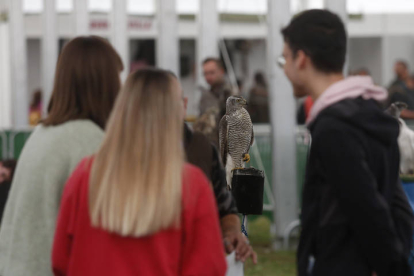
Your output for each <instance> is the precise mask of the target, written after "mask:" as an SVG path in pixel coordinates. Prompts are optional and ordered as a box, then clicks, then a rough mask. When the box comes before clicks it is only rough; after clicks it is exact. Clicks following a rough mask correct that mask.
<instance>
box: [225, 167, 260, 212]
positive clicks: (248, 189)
mask: <svg viewBox="0 0 414 276" xmlns="http://www.w3.org/2000/svg"><path fill="white" fill-rule="evenodd" d="M231 186H232V193H233V197H234V199H235V200H236V205H237V209H238V211H239V213H241V214H244V215H261V214H262V213H263V191H264V173H263V171H259V170H256V169H255V168H247V169H243V170H234V171H233V180H232V182H231Z"/></svg>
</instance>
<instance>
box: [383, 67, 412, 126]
mask: <svg viewBox="0 0 414 276" xmlns="http://www.w3.org/2000/svg"><path fill="white" fill-rule="evenodd" d="M394 71H395V75H396V79H395V80H394V81H393V82H392V84H391V85H390V87H389V89H388V91H389V99H388V105H390V104H392V103H395V102H403V103H406V104H407V106H408V108H407V109H405V110H403V111H402V112H401V118H403V119H405V120H414V86H413V85H412V79H411V77H410V73H409V69H408V65H407V63H406V62H405V61H401V60H400V61H397V62H396V63H395V65H394Z"/></svg>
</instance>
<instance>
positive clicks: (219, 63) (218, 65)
mask: <svg viewBox="0 0 414 276" xmlns="http://www.w3.org/2000/svg"><path fill="white" fill-rule="evenodd" d="M209 62H215V63H216V65H217V67H219V68H221V69H223V70H224V65H223V62H221V60H220V59H218V58H214V57H208V58H206V59H205V60H204V61H203V65H204V64H206V63H209Z"/></svg>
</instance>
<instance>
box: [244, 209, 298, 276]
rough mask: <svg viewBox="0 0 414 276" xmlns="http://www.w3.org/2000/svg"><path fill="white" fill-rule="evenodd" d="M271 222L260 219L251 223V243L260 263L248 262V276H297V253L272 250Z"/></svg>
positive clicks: (249, 228)
mask: <svg viewBox="0 0 414 276" xmlns="http://www.w3.org/2000/svg"><path fill="white" fill-rule="evenodd" d="M270 224H271V223H270V220H269V219H268V218H266V217H259V218H258V219H256V220H254V221H249V226H248V231H249V239H250V242H251V244H252V246H253V248H254V250H255V251H256V253H257V255H258V258H259V263H258V264H257V265H253V263H252V261H251V260H248V261H247V262H246V267H245V275H246V276H253V275H254V276H295V275H296V255H295V252H283V251H281V252H275V251H273V250H272V249H271V243H272V237H271V234H270Z"/></svg>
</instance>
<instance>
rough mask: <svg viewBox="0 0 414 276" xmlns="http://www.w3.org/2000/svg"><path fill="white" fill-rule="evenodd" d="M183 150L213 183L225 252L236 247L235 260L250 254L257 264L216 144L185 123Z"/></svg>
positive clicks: (185, 107)
mask: <svg viewBox="0 0 414 276" xmlns="http://www.w3.org/2000/svg"><path fill="white" fill-rule="evenodd" d="M183 102H184V115H183V118H185V116H186V113H187V103H188V99H187V98H183ZM184 149H185V153H186V158H187V159H186V160H187V162H189V163H190V164H192V165H194V166H197V167H199V168H200V169H201V170H202V171H203V172H204V173H205V175H206V176H207V178H208V180H209V181H210V183H212V186H213V190H214V195H215V198H216V203H217V206H218V211H219V217H220V223H221V230H222V235H223V241H224V245H225V250H226V253H228V254H230V253H231V252H233V251H234V250H236V259H237V260H241V261H243V262H244V261H246V259H247V258H249V257H251V258H252V260H253V263H254V264H256V263H257V255H256V253H255V252H254V251H253V248H252V247H251V246H250V245H249V241H248V239H247V237H246V236H244V235H243V234H242V232H241V224H240V218H239V216H238V215H237V207H236V202H235V200H234V198H233V195H232V193H231V192H230V191H229V190H228V189H227V182H226V171H225V170H224V168H223V165H222V163H221V161H220V157H219V153H218V151H217V149H216V147H215V146H214V145H213V144H212V143H211V142H210V141H209V139H208V138H207V137H206V136H205V135H203V134H202V133H200V132H196V131H195V132H193V131H191V130H190V128H189V127H188V125H187V124H186V123H184Z"/></svg>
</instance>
